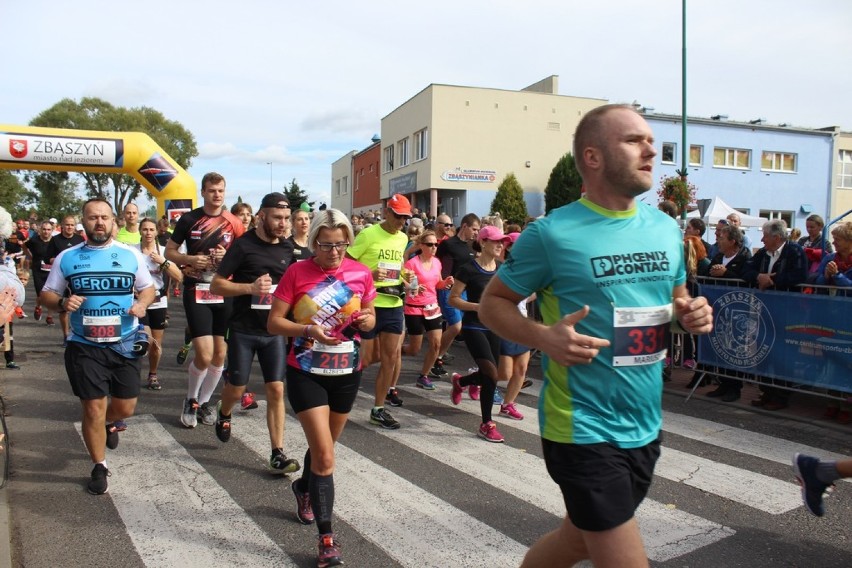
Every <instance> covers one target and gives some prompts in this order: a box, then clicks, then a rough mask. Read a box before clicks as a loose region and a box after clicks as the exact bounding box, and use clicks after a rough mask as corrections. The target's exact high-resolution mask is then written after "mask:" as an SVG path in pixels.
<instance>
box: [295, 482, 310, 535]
mask: <svg viewBox="0 0 852 568" xmlns="http://www.w3.org/2000/svg"><path fill="white" fill-rule="evenodd" d="M297 483H299V480H298V479H294V480H293V483H291V484H290V489H292V490H293V495H295V496H296V518H297V519H299V522H300V523H302V524H303V525H310V524H313V522H314V511H313V509H311V494H310V493H308V492H305V493H302V492H301V491H299V488H298V487H296V484H297Z"/></svg>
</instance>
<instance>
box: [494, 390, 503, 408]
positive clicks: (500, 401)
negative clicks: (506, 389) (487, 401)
mask: <svg viewBox="0 0 852 568" xmlns="http://www.w3.org/2000/svg"><path fill="white" fill-rule="evenodd" d="M494 404H501V405H502V404H503V394H502V393H501V392H500V389H494Z"/></svg>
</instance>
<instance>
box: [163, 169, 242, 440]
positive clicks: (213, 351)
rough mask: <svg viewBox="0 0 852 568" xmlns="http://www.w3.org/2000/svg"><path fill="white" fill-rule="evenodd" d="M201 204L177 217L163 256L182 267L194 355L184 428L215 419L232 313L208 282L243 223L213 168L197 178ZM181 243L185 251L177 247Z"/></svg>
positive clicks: (185, 302)
mask: <svg viewBox="0 0 852 568" xmlns="http://www.w3.org/2000/svg"><path fill="white" fill-rule="evenodd" d="M201 199H202V201H203V205H202V206H201V207H198V208H197V209H193V210H192V211H190V212H189V213H187V214H185V215H182V216H181V218H180V221H178V223H177V225H176V226H175V230H174V232H173V233H172V237H171V239H170V240H169V242H168V244H167V245H166V258H167V259H169V260H170V261H172V262H174V263H176V264H178V265H180V266H183V267H185V268H186V273H185V274H186V275H185V277H184V279H183V308H184V310H185V312H186V321H187V324H188V326H189V333H190V336H191V337H192V347H193V349H194V350H195V358H194V359H193V360H192V362H191V363H190V364H189V369H188V371H187V372H188V375H189V377H188V380H187V392H186V398H185V399H184V401H183V410H182V411H181V416H180V421H181V423H182V424H183V425H184V426H186V427H187V428H195V427H196V426H197V425H198V419H199V418H200V419H201V422H202V424H206V425H207V426H212V425H213V424H215V423H216V410H215V409H214V408H212V406H211V405H210V404H209V402H210V398H211V397H212V396H213V392H214V391H215V390H216V385H218V384H219V378H220V377H221V376H222V371H223V370H224V368H225V355H226V353H227V345H226V344H225V331H226V329H227V327H228V320H229V319H230V317H231V299H230V298H224V297H222V296H220V295H218V294H214V293H213V292H212V291H211V290H210V282H211V281H212V280H213V276H214V274H215V273H216V268H217V267H218V266H219V262H221V260H222V258H223V257H224V256H225V252H226V251H227V250H228V248H229V247H230V246H231V244H232V243H233V242H234V240H235V239H236V238H237V237H239V236H240V235H242V234H243V230H244V229H243V224H242V222H241V221H240V220H239V219H238V218H237V217H236V216H235V215H232V214H231V213H230V212H229V211H228V210H227V209H225V208H224V203H225V178H224V177H223V176H222V175H221V174H218V173H216V172H210V173H207V174H204V177H203V178H201ZM183 243H186V253H182V252H180V250H179V248H180V246H181V245H182V244H183Z"/></svg>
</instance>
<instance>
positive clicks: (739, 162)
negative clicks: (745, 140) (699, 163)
mask: <svg viewBox="0 0 852 568" xmlns="http://www.w3.org/2000/svg"><path fill="white" fill-rule="evenodd" d="M713 167H714V168H736V169H739V170H748V169H750V168H751V150H741V149H738V148H713Z"/></svg>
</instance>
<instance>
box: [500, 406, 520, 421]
mask: <svg viewBox="0 0 852 568" xmlns="http://www.w3.org/2000/svg"><path fill="white" fill-rule="evenodd" d="M500 415H501V416H508V417H509V418H511V419H512V420H523V419H524V415H523V414H521V413H520V412H518V408H517V407H516V406H515V403H514V402H510V403H509V404H501V405H500Z"/></svg>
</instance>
